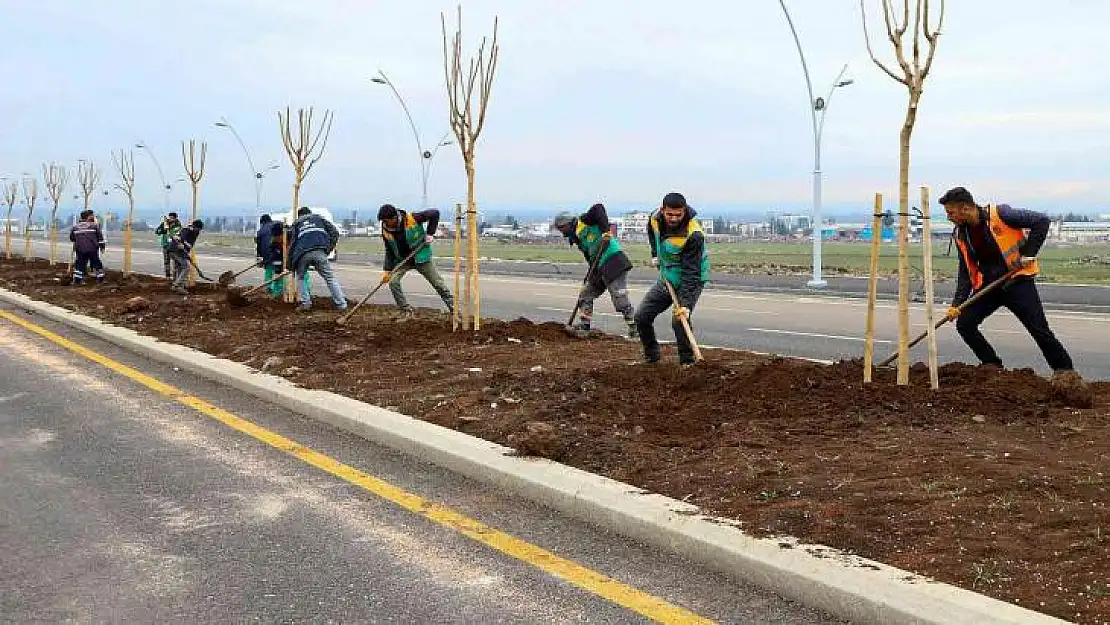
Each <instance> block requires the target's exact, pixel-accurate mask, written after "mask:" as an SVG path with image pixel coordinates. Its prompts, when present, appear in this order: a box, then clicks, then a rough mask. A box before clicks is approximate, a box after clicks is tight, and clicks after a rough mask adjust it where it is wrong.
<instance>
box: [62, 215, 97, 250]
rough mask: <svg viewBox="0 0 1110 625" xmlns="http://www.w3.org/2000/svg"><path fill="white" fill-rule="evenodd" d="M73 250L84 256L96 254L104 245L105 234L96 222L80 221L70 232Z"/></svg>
mask: <svg viewBox="0 0 1110 625" xmlns="http://www.w3.org/2000/svg"><path fill="white" fill-rule="evenodd" d="M69 240H70V241H73V248H74V249H76V250H77V251H78V252H81V253H82V254H94V253H96V252H97V250H98V249H99V248H100V246H101V245H103V244H104V232H103V231H102V230H101V229H100V224H98V223H96V222H95V221H79V222H77V223H76V224H74V225H73V228H71V229H70V231H69Z"/></svg>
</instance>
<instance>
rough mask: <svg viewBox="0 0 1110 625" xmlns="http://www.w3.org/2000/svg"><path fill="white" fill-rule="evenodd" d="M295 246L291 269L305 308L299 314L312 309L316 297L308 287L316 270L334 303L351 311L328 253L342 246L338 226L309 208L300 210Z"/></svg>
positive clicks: (294, 227) (293, 247)
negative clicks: (313, 297) (310, 272)
mask: <svg viewBox="0 0 1110 625" xmlns="http://www.w3.org/2000/svg"><path fill="white" fill-rule="evenodd" d="M292 239H293V244H292V246H291V247H290V248H289V266H290V267H292V268H293V270H294V275H296V277H297V295H298V298H299V299H300V300H301V305H300V306H298V307H297V310H298V311H299V312H308V311H310V310H312V294H311V293H309V291H308V287H309V283H308V270H309V269H315V270H316V273H318V274H320V277H321V278H323V279H324V282H325V283H326V284H327V285H328V291H329V292H330V293H331V302H332V304H334V305H335V309H336V310H339V311H343V310H347V298H346V296H344V295H343V287H341V286H340V285H339V280H337V279H336V277H335V272H333V271H332V269H331V263H329V262H328V254H330V253H331V251H332V250H334V249H335V246H336V245H337V244H338V243H339V230H338V229H336V227H335V224H333V223H331V222H330V221H328V220H327V219H324V218H323V217H321V216H320V215H316V214H314V213H313V212H312V211H311V210H310V209H309V208H308V207H307V206H302V207H300V208H299V209H298V210H297V221H294V222H293V234H292Z"/></svg>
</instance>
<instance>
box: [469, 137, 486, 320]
mask: <svg viewBox="0 0 1110 625" xmlns="http://www.w3.org/2000/svg"><path fill="white" fill-rule="evenodd" d="M466 206H467V210H468V211H469V212H470V213H472V214H473V215H474V220H473V222H472V225H471V234H472V237H473V239H472V242H471V244H470V249H471V257H470V262H471V263H472V265H471V271H470V280H471V282H472V283H473V285H472V286H471V290H470V293H471V297H472V298H473V303H472V306H473V309H474V316H473V319H474V330H475V331H478V330H480V329H481V327H482V291H481V286H480V282H479V281H478V206H477V204H476V203H475V202H474V154H473V153H471V154H470V155H469V158H467V159H466Z"/></svg>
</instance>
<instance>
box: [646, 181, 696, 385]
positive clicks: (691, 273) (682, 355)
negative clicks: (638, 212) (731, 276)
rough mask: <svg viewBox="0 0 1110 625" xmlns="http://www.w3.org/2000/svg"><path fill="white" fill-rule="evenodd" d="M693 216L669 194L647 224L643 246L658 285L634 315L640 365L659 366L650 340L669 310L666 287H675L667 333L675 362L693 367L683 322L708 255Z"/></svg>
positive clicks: (681, 199)
mask: <svg viewBox="0 0 1110 625" xmlns="http://www.w3.org/2000/svg"><path fill="white" fill-rule="evenodd" d="M696 215H697V213H696V212H695V211H694V209H693V208H690V207H689V206H688V205H687V204H686V198H685V197H683V196H682V194H681V193H668V194H667V195H666V196H664V198H663V202H662V204H661V206H660V207H659V210H657V211H656V212H654V213H652V215H651V218H650V219H648V228H647V233H648V242H649V243H650V244H651V264H652V266H655V267H658V268H659V279H658V280H657V281H656V282H655V284H654V285H652V287H651V288H650V289H649V290H648V292H647V293H646V294H645V295H644V299H643V301H642V302H640V307H639V308H637V309H636V326H637V328H638V329H639V331H640V342H641V344H643V347H644V361H645V362H647V363H655V362H659V357H660V352H659V342H658V341H657V340H656V339H655V326H654V323H655V318H656V317H658V316H659V314H660V313H662V312H663V311H664V310H667V308H670V307H671V306H672V304H673V302H672V301H671V295H670V292H669V291H668V289H667V283H670V285H671V286H672V287H674V290H675V294H676V295H677V297H678V307H677V308H675V309H674V311H673V317H672V319H671V328H672V329H673V330H674V335H675V341H676V343H677V346H678V361H679V364H681V365H683V366H688V365H692V364H694V348H693V346H692V345H690V340H689V339H688V338H687V337H686V332H685V331H684V330H683V328H682V319H683V318H685V319H686V320H687V322H689V321H690V314H691V312H692V311H693V310H694V306H695V305H696V304H697V302H698V298H699V297H701V292H702V289H703V288H705V283H706V282H709V250H708V249H707V248H706V245H705V233H704V232H703V231H702V228H701V224H700V223H698V220H697V219H695V218H694V217H695V216H696Z"/></svg>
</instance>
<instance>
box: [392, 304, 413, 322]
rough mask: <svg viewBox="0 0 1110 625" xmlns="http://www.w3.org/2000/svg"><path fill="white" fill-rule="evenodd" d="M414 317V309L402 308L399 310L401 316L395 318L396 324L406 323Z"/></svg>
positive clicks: (410, 307) (409, 307)
mask: <svg viewBox="0 0 1110 625" xmlns="http://www.w3.org/2000/svg"><path fill="white" fill-rule="evenodd" d="M415 317H416V309H414V308H413V307H412V306H405V307H404V308H402V309H401V314H400V315H398V316H397V320H396V323H404V322H406V321H411V320H412V319H413V318H415Z"/></svg>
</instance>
